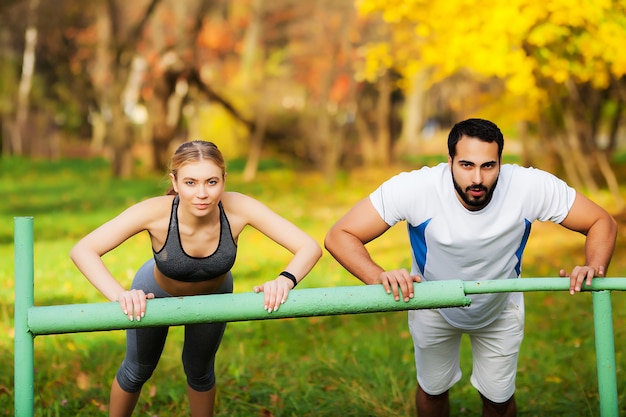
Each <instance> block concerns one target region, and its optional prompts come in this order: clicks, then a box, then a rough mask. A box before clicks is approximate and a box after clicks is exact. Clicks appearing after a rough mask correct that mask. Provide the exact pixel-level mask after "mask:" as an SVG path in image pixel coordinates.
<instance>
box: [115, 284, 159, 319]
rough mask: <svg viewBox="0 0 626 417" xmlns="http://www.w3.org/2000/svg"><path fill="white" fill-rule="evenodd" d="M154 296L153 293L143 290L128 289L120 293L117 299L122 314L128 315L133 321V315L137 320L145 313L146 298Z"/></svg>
mask: <svg viewBox="0 0 626 417" xmlns="http://www.w3.org/2000/svg"><path fill="white" fill-rule="evenodd" d="M151 298H154V294H153V293H148V294H146V293H145V292H143V290H134V289H133V290H130V291H124V292H122V293H120V295H119V296H118V297H117V301H119V303H120V307H122V311H123V312H124V314H126V315H127V316H128V320H130V321H133V316H134V317H135V318H136V319H137V321H141V319H142V318H143V317H144V316H145V315H146V300H148V299H151Z"/></svg>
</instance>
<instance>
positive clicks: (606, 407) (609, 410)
mask: <svg viewBox="0 0 626 417" xmlns="http://www.w3.org/2000/svg"><path fill="white" fill-rule="evenodd" d="M591 296H592V298H593V322H594V329H595V340H596V366H597V368H598V393H599V394H600V415H601V416H602V417H617V416H618V401H617V373H616V371H617V369H616V365H615V340H614V336H613V311H612V307H611V292H610V291H596V292H593V293H592V294H591Z"/></svg>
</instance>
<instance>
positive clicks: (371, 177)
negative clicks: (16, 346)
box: [0, 159, 626, 417]
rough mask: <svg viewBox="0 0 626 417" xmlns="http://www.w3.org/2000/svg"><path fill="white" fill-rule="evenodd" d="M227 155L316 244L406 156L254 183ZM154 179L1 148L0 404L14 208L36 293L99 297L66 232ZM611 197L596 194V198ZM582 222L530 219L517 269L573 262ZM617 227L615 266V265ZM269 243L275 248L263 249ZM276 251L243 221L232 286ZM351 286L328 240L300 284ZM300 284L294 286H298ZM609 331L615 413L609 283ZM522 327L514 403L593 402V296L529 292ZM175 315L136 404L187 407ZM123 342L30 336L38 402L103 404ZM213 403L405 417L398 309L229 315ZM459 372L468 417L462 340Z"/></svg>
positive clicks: (624, 364) (131, 267)
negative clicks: (30, 249) (73, 257)
mask: <svg viewBox="0 0 626 417" xmlns="http://www.w3.org/2000/svg"><path fill="white" fill-rule="evenodd" d="M240 166H241V164H238V163H234V164H232V165H231V167H234V168H233V169H232V170H231V171H230V172H229V176H228V184H227V186H228V188H230V189H233V190H237V191H242V192H245V193H247V194H250V195H253V196H255V197H257V198H259V199H260V200H262V201H264V202H265V203H266V204H267V205H269V206H270V207H272V208H273V209H274V210H276V211H277V212H279V213H281V214H283V215H284V216H285V217H287V218H288V219H290V220H291V221H293V222H294V223H296V224H297V225H299V226H300V227H302V228H303V229H304V230H306V231H307V232H309V233H310V234H311V235H312V236H314V237H315V238H316V239H317V240H318V241H319V242H322V239H323V237H324V234H325V232H326V230H327V229H328V227H329V226H330V225H331V224H332V223H333V222H334V221H336V220H337V219H338V218H339V217H340V216H341V215H342V214H343V213H345V211H346V210H348V208H349V207H350V206H352V204H354V203H355V202H356V201H358V200H359V199H360V198H362V197H364V196H365V195H367V194H368V193H369V192H370V191H372V190H373V188H374V187H376V185H377V184H378V183H380V182H381V181H382V180H383V179H385V178H387V177H389V176H391V175H393V174H395V173H396V172H398V171H400V170H401V169H403V167H395V168H391V169H387V170H369V171H355V172H352V173H350V174H346V175H343V176H341V177H340V178H339V179H338V180H337V181H336V182H335V183H334V184H327V183H325V182H324V181H323V179H322V178H321V176H319V175H317V174H313V173H303V172H297V171H295V170H291V169H289V168H288V167H285V166H283V165H281V164H278V163H270V164H267V165H266V166H267V169H265V170H263V171H261V172H260V174H259V176H258V178H257V180H256V181H255V182H254V183H251V184H250V183H245V182H243V181H242V180H241V175H240V169H239V167H240ZM164 189H165V184H164V183H163V178H162V177H159V176H149V175H144V176H138V177H136V178H132V179H129V180H119V179H113V178H110V176H109V175H108V165H107V163H106V162H105V161H103V160H88V161H87V160H62V161H58V162H42V161H29V160H23V159H8V160H6V159H3V160H1V161H0V191H1V192H2V195H4V197H5V198H4V200H5V201H4V204H2V205H0V259H2V260H3V262H0V326H1V329H0V330H1V331H2V334H4V335H6V337H2V338H0V358H1V359H0V416H2V415H6V416H8V415H12V414H13V411H12V410H13V386H12V384H13V338H12V332H13V262H12V261H11V260H12V259H13V247H12V242H13V217H14V216H22V215H32V216H34V218H35V302H36V304H38V305H54V304H67V303H82V302H102V301H104V298H103V297H102V296H101V295H100V294H99V293H98V292H97V291H96V290H95V289H94V288H93V287H92V286H91V285H90V284H89V283H88V282H87V280H86V279H84V278H83V277H82V275H81V274H80V273H79V272H78V271H77V270H76V268H75V267H74V266H73V264H72V263H71V261H70V260H69V257H68V252H69V250H70V248H71V247H72V245H73V244H74V243H75V242H76V241H77V240H78V239H79V238H80V236H82V235H84V234H85V233H87V232H88V231H90V230H91V229H93V228H95V227H96V226H98V225H99V224H101V223H102V222H104V221H105V220H107V219H109V218H110V217H112V216H114V215H116V214H117V213H119V212H120V211H121V210H123V209H124V208H125V207H126V206H128V205H129V204H132V203H133V202H135V201H139V200H141V199H143V198H146V197H148V196H152V195H155V194H161V193H162V192H163V191H164ZM592 197H593V198H594V199H595V200H596V201H598V202H600V203H601V204H603V205H605V206H606V207H607V208H609V209H611V201H610V199H609V197H608V196H607V195H605V194H599V195H596V196H592ZM583 244H584V239H583V237H582V236H576V235H574V234H573V233H571V232H566V231H564V230H561V228H560V227H558V226H554V225H550V224H540V223H539V224H536V225H535V226H534V228H533V232H532V236H531V238H530V241H529V244H528V248H527V251H526V254H525V258H524V276H527V277H532V276H556V274H557V272H558V269H559V268H561V267H562V266H565V267H568V266H571V265H573V264H576V263H580V262H582V259H583ZM625 246H626V243H625V242H624V235H623V234H621V235H620V238H619V241H618V249H617V251H616V254H615V256H614V260H613V263H612V267H611V270H610V275H611V276H626V259H624V257H623V256H622V254H623V250H624V247H625ZM369 248H370V250H371V251H372V253H374V255H375V258H376V259H377V261H378V262H380V263H381V264H382V265H384V266H387V267H397V266H403V267H409V266H410V256H409V253H408V250H407V239H406V236H405V230H404V228H403V227H402V226H400V227H395V228H392V229H391V230H390V231H389V232H388V233H387V234H386V236H385V237H384V238H382V239H379V240H378V241H375V242H372V243H371V244H370V245H369ZM266 254H271V256H267V255H266ZM149 256H151V253H150V245H149V241H148V239H147V236H144V235H141V236H137V237H135V238H133V239H131V240H130V241H128V242H127V243H125V244H124V245H122V246H121V247H120V248H118V249H116V250H114V251H112V252H111V253H109V254H107V255H106V257H105V260H106V262H107V264H108V265H109V267H110V269H111V270H112V272H113V274H114V275H115V276H116V277H118V279H119V280H120V281H122V282H124V283H127V284H128V283H130V281H131V280H132V277H133V274H134V272H135V270H136V268H137V267H138V266H139V265H140V264H141V263H142V262H143V261H144V260H145V259H147V258H148V257H149ZM288 257H289V256H288V254H287V253H283V252H282V251H280V250H277V249H276V246H275V245H274V244H273V243H272V242H270V241H268V240H267V239H266V238H264V237H263V236H261V235H259V234H258V233H257V232H255V231H254V230H247V231H245V232H244V235H242V237H241V239H240V253H239V255H238V263H237V265H236V266H235V268H234V270H233V274H234V276H235V291H236V292H246V291H251V289H252V287H253V285H255V284H256V283H259V282H263V281H265V280H267V279H269V278H272V277H274V276H275V274H276V273H277V272H278V271H280V270H282V268H283V266H284V264H285V263H286V262H287V259H288ZM340 285H358V281H357V280H356V279H355V278H353V277H351V276H350V275H349V274H348V273H347V272H346V271H344V270H343V269H342V268H341V267H340V266H339V265H338V264H337V263H336V262H335V261H334V260H333V259H332V257H331V256H330V255H328V254H325V255H324V257H323V258H322V259H321V260H320V262H319V263H318V265H317V266H316V267H315V269H314V270H313V271H312V273H311V274H310V275H309V277H307V278H306V279H305V281H304V282H303V283H302V284H301V287H322V286H330V287H332V286H340ZM299 288H300V287H299ZM613 303H614V311H613V314H614V329H615V344H616V355H617V376H618V391H619V400H620V404H622V405H621V412H622V413H626V408H625V407H626V405H625V404H626V384H624V382H623V381H624V379H625V378H624V375H623V374H624V369H626V358H624V355H623V347H624V346H626V333H625V332H624V329H625V328H626V327H625V326H624V321H625V319H626V312H625V311H624V309H623V308H622V306H623V303H624V295H623V294H622V293H615V294H614V296H613ZM526 312H527V314H526V339H525V341H524V344H523V346H522V351H521V354H520V361H519V372H518V382H517V387H518V388H517V393H516V396H517V401H518V408H519V415H520V416H546V415H550V416H572V417H573V416H598V415H599V403H598V388H597V376H596V368H595V355H594V335H593V315H592V310H591V297H590V294H580V295H578V296H576V297H570V296H569V295H568V294H565V293H529V294H527V295H526ZM181 345H182V328H179V327H174V328H172V329H171V331H170V337H169V339H168V342H167V344H166V348H165V351H164V354H163V357H162V360H161V362H160V364H159V367H158V368H157V370H156V372H155V374H154V376H153V378H152V379H151V380H150V381H149V382H148V383H147V385H146V387H145V388H144V391H143V394H142V398H141V400H140V402H139V404H138V406H137V411H136V414H135V415H137V416H185V415H188V410H187V404H186V391H185V390H186V389H185V382H184V381H185V379H184V374H183V371H182V367H181V364H180V354H181ZM123 355H124V333H123V332H119V331H117V332H97V333H82V334H71V335H57V336H46V337H39V338H37V339H36V340H35V356H36V357H35V368H36V369H35V409H36V412H35V414H36V416H98V415H102V416H104V415H106V408H107V402H108V393H109V386H110V382H111V380H112V378H113V376H114V374H115V371H116V369H117V366H118V365H119V363H120V361H121V360H122V358H123ZM216 366H217V376H218V397H217V415H218V416H235V417H236V416H262V417H270V416H271V417H278V416H282V417H287V416H337V415H341V416H383V417H385V416H412V415H414V413H415V412H414V406H413V393H414V389H415V375H414V374H415V371H414V364H413V352H412V343H411V338H410V335H409V333H408V329H407V325H406V313H405V312H393V313H375V314H362V315H345V316H330V317H313V318H301V319H280V320H268V321H254V322H239V323H230V324H229V325H228V329H227V331H226V335H225V337H224V341H223V343H222V347H221V348H220V352H219V353H218V358H217V365H216ZM462 367H463V371H464V376H463V379H462V380H461V381H460V382H459V383H458V384H457V385H456V386H455V387H454V388H453V389H452V391H451V407H452V414H453V415H462V416H478V415H480V402H479V399H478V396H477V394H476V392H475V390H474V389H473V388H472V386H471V384H470V383H469V375H470V373H471V355H470V352H469V343H468V341H467V340H465V341H464V345H463V357H462Z"/></svg>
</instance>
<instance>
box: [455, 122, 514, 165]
mask: <svg viewBox="0 0 626 417" xmlns="http://www.w3.org/2000/svg"><path fill="white" fill-rule="evenodd" d="M463 136H467V137H470V138H477V139H480V140H482V141H484V142H489V143H492V142H495V143H497V144H498V158H501V157H502V148H504V136H503V135H502V132H501V131H500V129H499V128H498V126H496V124H495V123H493V122H490V121H489V120H485V119H467V120H464V121H462V122H459V123H457V124H455V125H454V127H453V128H452V130H451V131H450V134H449V135H448V155H450V158H452V159H454V156H455V155H456V144H457V143H458V141H459V140H460V139H461V138H462V137H463Z"/></svg>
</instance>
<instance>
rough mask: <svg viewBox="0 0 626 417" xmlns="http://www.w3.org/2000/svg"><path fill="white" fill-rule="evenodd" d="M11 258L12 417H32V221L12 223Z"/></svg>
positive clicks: (25, 219) (25, 220) (15, 221)
mask: <svg viewBox="0 0 626 417" xmlns="http://www.w3.org/2000/svg"><path fill="white" fill-rule="evenodd" d="M14 226H15V231H14V232H15V234H14V244H15V246H14V256H15V301H14V303H15V313H14V314H15V315H14V319H15V324H14V326H15V339H14V354H13V355H14V358H13V359H14V362H15V374H14V384H15V386H14V391H15V397H14V398H15V417H32V416H33V415H34V399H35V391H34V389H35V387H34V378H35V376H34V370H35V364H34V362H35V341H34V336H33V334H32V333H31V332H30V329H29V328H28V311H29V310H30V309H31V307H33V305H34V250H33V246H34V244H33V218H32V217H16V218H15V220H14Z"/></svg>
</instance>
